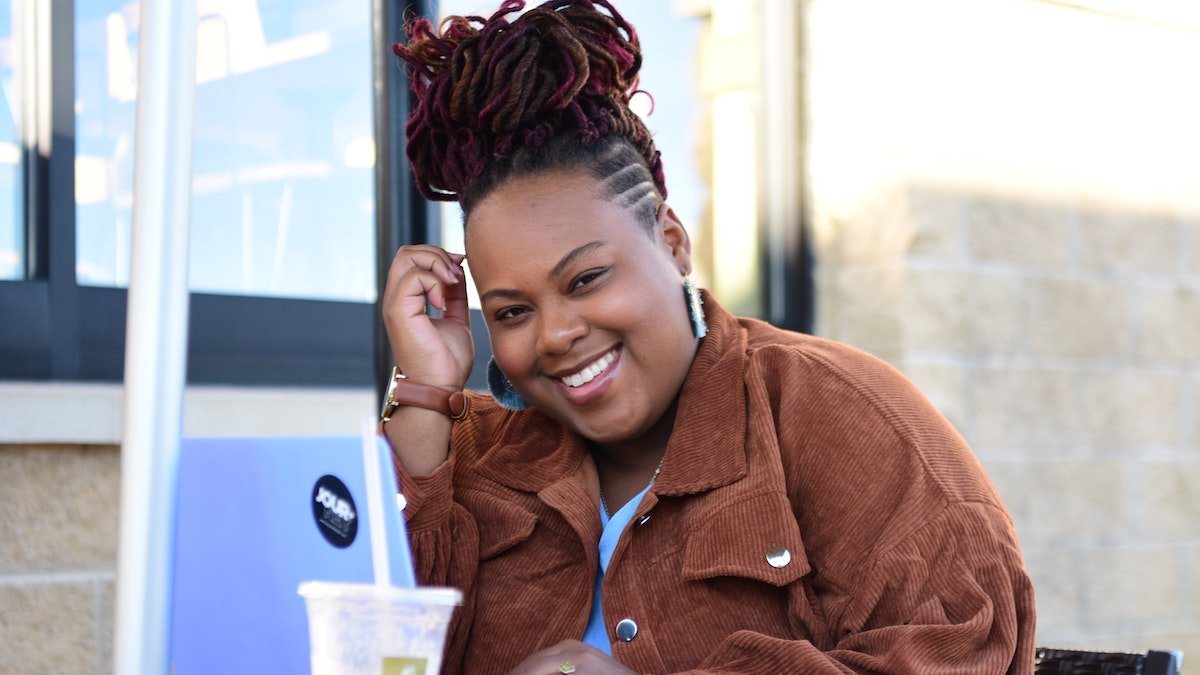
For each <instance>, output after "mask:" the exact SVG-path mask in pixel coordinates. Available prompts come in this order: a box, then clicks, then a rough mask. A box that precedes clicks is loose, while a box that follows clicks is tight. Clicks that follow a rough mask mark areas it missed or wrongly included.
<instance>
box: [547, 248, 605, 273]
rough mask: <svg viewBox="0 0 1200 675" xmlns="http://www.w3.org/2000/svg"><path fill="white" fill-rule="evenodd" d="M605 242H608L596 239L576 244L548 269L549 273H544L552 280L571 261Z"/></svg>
mask: <svg viewBox="0 0 1200 675" xmlns="http://www.w3.org/2000/svg"><path fill="white" fill-rule="evenodd" d="M607 243H608V242H607V241H604V240H602V239H597V240H596V241H589V242H588V243H586V244H583V245H581V246H576V247H575V248H573V249H571V252H570V253H568V254H566V255H564V256H563V257H562V260H559V261H558V264H557V265H555V266H554V269H552V270H550V274H548V275H546V278H547V279H550V280H551V281H554V279H555V278H556V277H558V275H560V274H562V273H563V270H565V269H567V267H569V266H570V265H571V263H573V262H575V261H576V260H578V259H580V258H582V257H583V256H585V255H587V254H588V253H591V252H592V251H593V250H595V249H598V248H600V247H601V246H604V245H605V244H607Z"/></svg>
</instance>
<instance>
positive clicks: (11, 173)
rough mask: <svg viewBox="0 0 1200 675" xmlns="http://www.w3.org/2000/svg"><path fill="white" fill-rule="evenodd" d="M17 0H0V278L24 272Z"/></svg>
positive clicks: (19, 23) (15, 276) (20, 8)
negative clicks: (16, 28)
mask: <svg viewBox="0 0 1200 675" xmlns="http://www.w3.org/2000/svg"><path fill="white" fill-rule="evenodd" d="M22 4H23V3H21V2H13V1H12V0H0V279H19V278H21V277H23V276H24V275H25V255H24V248H25V236H24V227H23V220H24V219H23V218H22V214H23V208H22V207H23V203H24V200H23V198H22V186H23V184H24V182H23V181H22V179H21V175H22V169H21V123H20V120H21V100H22V99H21V86H22V82H21V80H20V71H21V67H20V66H21V57H22V54H21V46H20V38H19V31H17V30H14V26H20V25H21V17H20V11H21V10H22Z"/></svg>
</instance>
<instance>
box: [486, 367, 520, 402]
mask: <svg viewBox="0 0 1200 675" xmlns="http://www.w3.org/2000/svg"><path fill="white" fill-rule="evenodd" d="M487 381H488V391H490V392H491V393H492V398H494V399H496V403H499V404H500V407H501V408H504V409H505V410H524V409H526V408H528V407H529V401H526V400H525V397H523V396H521V395H520V394H518V393H517V390H516V389H513V386H512V383H511V382H509V381H508V377H506V376H505V375H504V372H503V371H501V370H500V366H498V365H496V359H495V357H493V358H491V359H488V365H487Z"/></svg>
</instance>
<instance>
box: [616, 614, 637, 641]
mask: <svg viewBox="0 0 1200 675" xmlns="http://www.w3.org/2000/svg"><path fill="white" fill-rule="evenodd" d="M636 635H637V624H636V623H634V621H633V619H621V622H620V623H618V624H617V638H618V639H619V640H620V641H621V642H629V641H630V640H632V639H633V638H634V637H635V636H636Z"/></svg>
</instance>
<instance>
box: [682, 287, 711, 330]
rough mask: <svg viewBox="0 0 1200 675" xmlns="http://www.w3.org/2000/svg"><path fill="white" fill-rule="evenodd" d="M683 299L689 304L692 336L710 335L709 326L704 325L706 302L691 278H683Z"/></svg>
mask: <svg viewBox="0 0 1200 675" xmlns="http://www.w3.org/2000/svg"><path fill="white" fill-rule="evenodd" d="M683 298H684V300H685V301H686V302H687V312H688V319H689V320H690V321H691V324H692V335H695V336H696V337H697V338H702V337H704V336H705V335H708V326H707V325H706V324H705V323H704V306H703V305H704V301H703V300H702V299H701V298H700V289H698V288H696V283H695V282H694V281H692V278H691V277H684V278H683Z"/></svg>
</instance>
